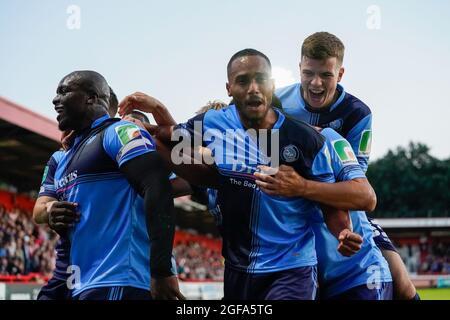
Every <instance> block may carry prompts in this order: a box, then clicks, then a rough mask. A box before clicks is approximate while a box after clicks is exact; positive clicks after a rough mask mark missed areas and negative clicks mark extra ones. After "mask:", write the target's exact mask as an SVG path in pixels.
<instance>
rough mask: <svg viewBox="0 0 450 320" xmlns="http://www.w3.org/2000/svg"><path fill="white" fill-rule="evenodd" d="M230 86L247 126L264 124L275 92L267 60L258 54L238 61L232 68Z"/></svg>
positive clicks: (229, 92)
mask: <svg viewBox="0 0 450 320" xmlns="http://www.w3.org/2000/svg"><path fill="white" fill-rule="evenodd" d="M226 87H227V91H228V95H229V96H230V97H233V100H234V102H235V104H236V108H237V109H238V111H239V114H240V117H241V120H242V121H243V122H244V124H246V126H248V127H253V125H251V124H253V123H262V122H264V120H265V118H266V116H267V115H268V112H269V110H270V109H271V103H272V95H273V92H274V89H275V87H274V83H273V79H272V78H271V68H270V65H269V63H268V62H267V61H266V59H264V58H263V57H261V56H258V55H248V56H243V57H239V58H236V59H235V60H234V61H233V62H232V63H231V65H230V69H229V72H228V83H227V85H226Z"/></svg>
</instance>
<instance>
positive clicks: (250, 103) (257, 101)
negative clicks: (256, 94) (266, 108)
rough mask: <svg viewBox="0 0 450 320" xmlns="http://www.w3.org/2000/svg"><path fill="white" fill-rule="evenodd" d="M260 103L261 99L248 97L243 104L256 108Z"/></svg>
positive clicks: (261, 102)
mask: <svg viewBox="0 0 450 320" xmlns="http://www.w3.org/2000/svg"><path fill="white" fill-rule="evenodd" d="M262 104H263V101H262V99H250V100H248V101H247V102H245V106H247V107H250V108H258V107H259V106H260V105H262Z"/></svg>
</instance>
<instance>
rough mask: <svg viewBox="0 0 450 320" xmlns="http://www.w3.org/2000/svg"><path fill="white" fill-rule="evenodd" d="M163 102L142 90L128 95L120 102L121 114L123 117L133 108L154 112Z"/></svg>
mask: <svg viewBox="0 0 450 320" xmlns="http://www.w3.org/2000/svg"><path fill="white" fill-rule="evenodd" d="M161 104H162V103H161V102H160V101H159V100H157V99H155V98H153V97H151V96H149V95H147V94H145V93H142V92H135V93H133V94H130V95H128V96H126V97H125V98H124V99H123V100H122V101H121V102H120V103H119V106H118V107H119V115H120V116H121V117H123V116H124V115H126V114H128V113H131V112H132V111H133V110H141V111H143V112H148V113H153V112H154V111H155V109H156V108H157V107H158V105H161Z"/></svg>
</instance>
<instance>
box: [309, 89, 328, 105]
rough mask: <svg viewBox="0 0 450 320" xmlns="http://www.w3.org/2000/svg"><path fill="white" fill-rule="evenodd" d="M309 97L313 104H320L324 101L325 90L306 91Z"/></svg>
mask: <svg viewBox="0 0 450 320" xmlns="http://www.w3.org/2000/svg"><path fill="white" fill-rule="evenodd" d="M308 93H309V97H310V99H311V101H312V102H313V103H314V104H320V103H322V102H323V100H324V99H325V90H316V89H314V90H313V89H309V90H308Z"/></svg>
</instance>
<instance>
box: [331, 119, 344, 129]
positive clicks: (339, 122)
mask: <svg viewBox="0 0 450 320" xmlns="http://www.w3.org/2000/svg"><path fill="white" fill-rule="evenodd" d="M343 124H344V120H342V119H336V120H334V121H331V122H330V123H329V124H328V126H329V127H330V128H331V129H333V130H336V131H339V130H341V129H342V125H343Z"/></svg>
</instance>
